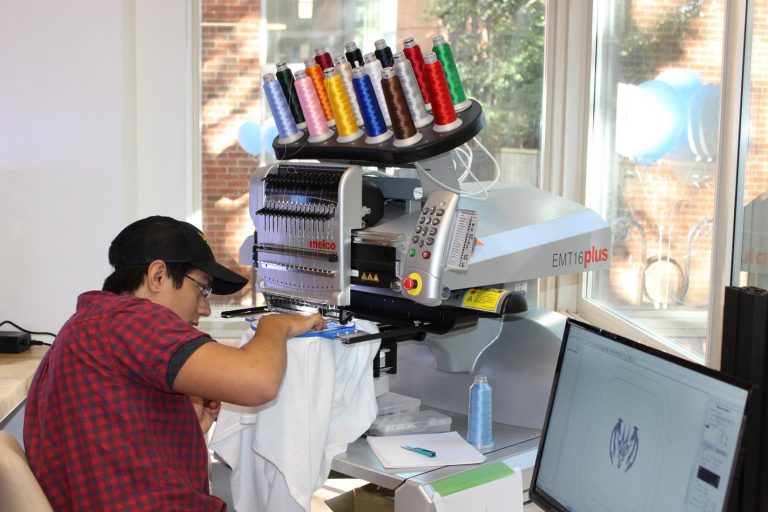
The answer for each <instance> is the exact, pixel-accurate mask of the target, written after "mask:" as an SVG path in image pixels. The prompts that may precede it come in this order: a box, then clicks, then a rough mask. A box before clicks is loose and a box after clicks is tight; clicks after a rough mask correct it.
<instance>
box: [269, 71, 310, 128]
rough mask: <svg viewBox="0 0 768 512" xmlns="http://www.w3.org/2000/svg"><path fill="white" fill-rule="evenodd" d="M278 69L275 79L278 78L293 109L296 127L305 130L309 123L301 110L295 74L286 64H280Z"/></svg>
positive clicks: (292, 113)
mask: <svg viewBox="0 0 768 512" xmlns="http://www.w3.org/2000/svg"><path fill="white" fill-rule="evenodd" d="M276 67H277V73H275V77H277V81H278V82H279V83H280V88H281V89H282V90H283V94H284V95H285V99H286V100H287V101H288V108H290V109H291V115H292V116H293V120H294V121H296V127H297V128H298V129H299V130H303V129H304V128H306V127H307V123H306V121H305V120H304V112H303V111H302V110H301V103H299V95H298V94H296V86H295V85H294V84H293V81H294V79H293V73H292V72H291V70H290V68H289V67H288V65H287V64H286V63H285V62H278V63H277V64H276Z"/></svg>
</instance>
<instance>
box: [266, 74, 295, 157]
mask: <svg viewBox="0 0 768 512" xmlns="http://www.w3.org/2000/svg"><path fill="white" fill-rule="evenodd" d="M262 88H263V89H264V95H265V96H266V97H267V103H269V109H270V110H271V111H272V117H274V118H275V126H277V133H278V135H279V136H278V138H277V142H278V144H290V143H291V142H296V141H297V140H299V139H300V138H301V137H302V135H303V133H302V132H301V130H299V128H298V127H297V126H296V121H294V119H293V114H291V110H290V108H289V107H288V102H287V101H286V99H285V95H284V94H283V90H282V89H281V88H280V84H279V83H278V82H277V78H275V75H274V74H273V73H267V74H266V75H264V76H263V77H262Z"/></svg>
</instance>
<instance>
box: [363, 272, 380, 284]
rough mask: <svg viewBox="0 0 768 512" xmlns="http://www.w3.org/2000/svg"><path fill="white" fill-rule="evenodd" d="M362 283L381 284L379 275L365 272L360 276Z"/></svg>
mask: <svg viewBox="0 0 768 512" xmlns="http://www.w3.org/2000/svg"><path fill="white" fill-rule="evenodd" d="M360 280H361V281H370V282H372V283H378V282H379V274H377V273H375V272H363V273H362V274H361V275H360Z"/></svg>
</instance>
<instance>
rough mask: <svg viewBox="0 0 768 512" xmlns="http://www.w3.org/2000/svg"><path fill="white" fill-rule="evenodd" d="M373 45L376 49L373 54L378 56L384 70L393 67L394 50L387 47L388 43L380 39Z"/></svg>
mask: <svg viewBox="0 0 768 512" xmlns="http://www.w3.org/2000/svg"><path fill="white" fill-rule="evenodd" d="M373 45H374V46H375V47H376V50H375V51H374V52H373V54H374V55H376V58H377V59H379V62H381V67H382V69H383V68H390V67H392V64H394V60H393V58H392V49H390V47H389V46H387V42H386V41H384V40H383V39H378V40H376V41H374V42H373Z"/></svg>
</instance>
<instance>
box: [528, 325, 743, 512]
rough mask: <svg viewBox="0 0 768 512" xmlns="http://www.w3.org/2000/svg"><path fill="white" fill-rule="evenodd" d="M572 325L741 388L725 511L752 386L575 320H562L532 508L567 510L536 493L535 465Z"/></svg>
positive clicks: (531, 490) (549, 511)
mask: <svg viewBox="0 0 768 512" xmlns="http://www.w3.org/2000/svg"><path fill="white" fill-rule="evenodd" d="M572 325H577V326H579V327H581V328H583V329H586V330H588V331H591V332H594V333H595V334H598V335H600V336H604V337H606V338H608V339H611V340H613V341H616V342H618V343H621V344H623V345H626V346H628V347H630V348H634V349H637V350H639V351H641V352H645V353H647V354H650V355H653V356H657V357H660V358H662V359H665V360H667V361H669V362H671V363H674V364H678V365H680V366H683V367H685V368H688V369H690V370H693V371H695V372H698V373H701V374H703V375H706V376H709V377H712V378H715V379H718V380H720V381H723V382H725V383H727V384H731V385H733V386H736V387H738V388H741V389H743V390H745V391H746V392H747V399H746V401H745V404H744V414H743V415H742V419H741V427H740V428H739V434H738V440H737V446H738V448H737V450H736V456H735V457H734V462H733V468H732V469H731V474H730V475H728V487H727V488H726V494H725V499H724V500H723V510H725V509H726V507H727V506H728V501H729V498H730V494H731V487H732V484H733V480H734V478H735V475H736V473H737V471H736V469H737V468H738V467H739V463H740V460H741V457H742V451H743V447H742V446H741V444H742V441H743V436H744V427H745V425H746V421H747V416H748V411H749V403H750V401H751V398H752V394H753V390H752V385H751V384H749V383H747V382H745V381H743V380H741V379H738V378H736V377H733V376H732V375H728V374H725V373H723V372H721V371H719V370H714V369H712V368H709V367H708V366H704V365H701V364H698V363H695V362H693V361H689V360H688V359H683V358H682V357H678V356H675V355H672V354H669V353H667V352H664V351H662V350H658V349H656V348H653V347H650V346H648V345H643V344H642V343H638V342H636V341H634V340H631V339H629V338H625V337H624V336H621V335H618V334H616V333H613V332H610V331H607V330H605V329H601V328H600V327H596V326H594V325H591V324H588V323H586V322H584V321H581V320H576V319H574V318H568V319H566V323H565V330H564V331H563V339H562V342H561V343H560V353H559V354H558V357H557V365H556V366H555V375H554V377H553V379H552V388H551V390H550V393H549V403H548V404H547V413H546V415H545V417H544V426H543V427H542V430H541V437H540V438H539V448H538V450H537V452H536V462H535V464H534V466H533V474H532V476H531V485H530V488H529V490H528V496H529V499H530V500H531V501H532V502H533V503H534V504H536V506H538V507H539V508H541V509H542V510H544V511H545V512H568V511H567V509H566V508H565V507H563V506H562V505H560V503H559V502H558V501H557V500H556V499H555V498H554V497H552V496H550V495H549V494H548V493H546V492H544V491H541V490H537V489H536V487H537V485H536V482H537V481H538V477H539V465H540V463H541V457H542V454H543V453H544V449H543V448H544V445H545V444H546V440H547V439H546V437H547V432H548V430H549V420H550V417H551V413H552V406H553V404H554V402H555V395H556V393H557V384H558V381H559V380H560V372H561V370H562V364H563V357H564V355H565V348H566V345H567V342H568V339H569V338H568V334H569V333H570V330H571V326H572Z"/></svg>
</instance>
